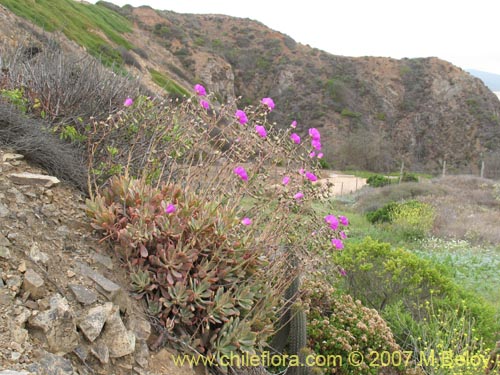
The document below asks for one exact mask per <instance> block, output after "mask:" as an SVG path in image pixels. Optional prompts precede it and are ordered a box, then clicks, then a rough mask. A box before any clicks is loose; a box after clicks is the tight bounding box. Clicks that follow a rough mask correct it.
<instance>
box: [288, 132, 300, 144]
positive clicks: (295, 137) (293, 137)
mask: <svg viewBox="0 0 500 375" xmlns="http://www.w3.org/2000/svg"><path fill="white" fill-rule="evenodd" d="M290 139H291V140H292V141H293V143H296V144H300V137H299V135H298V134H295V133H292V134H291V135H290Z"/></svg>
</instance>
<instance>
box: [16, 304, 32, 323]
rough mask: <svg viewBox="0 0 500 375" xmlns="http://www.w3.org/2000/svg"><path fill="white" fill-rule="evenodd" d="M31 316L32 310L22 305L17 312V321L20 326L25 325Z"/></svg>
mask: <svg viewBox="0 0 500 375" xmlns="http://www.w3.org/2000/svg"><path fill="white" fill-rule="evenodd" d="M30 317H31V310H30V309H28V308H26V307H24V306H20V307H19V311H18V312H16V319H15V322H16V324H17V325H18V326H23V325H24V323H26V322H27V321H28V319H29V318H30Z"/></svg>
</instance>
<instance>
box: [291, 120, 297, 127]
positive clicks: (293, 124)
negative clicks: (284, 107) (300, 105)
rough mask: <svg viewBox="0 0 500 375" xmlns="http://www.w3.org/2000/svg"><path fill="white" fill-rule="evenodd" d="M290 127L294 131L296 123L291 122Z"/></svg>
mask: <svg viewBox="0 0 500 375" xmlns="http://www.w3.org/2000/svg"><path fill="white" fill-rule="evenodd" d="M290 127H291V128H294V129H295V128H296V127H297V121H295V120H293V121H292V123H291V124H290Z"/></svg>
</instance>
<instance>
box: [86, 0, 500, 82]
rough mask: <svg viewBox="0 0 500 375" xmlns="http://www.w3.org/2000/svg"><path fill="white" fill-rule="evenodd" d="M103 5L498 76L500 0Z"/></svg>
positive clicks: (152, 0) (213, 0) (156, 0)
mask: <svg viewBox="0 0 500 375" xmlns="http://www.w3.org/2000/svg"><path fill="white" fill-rule="evenodd" d="M107 1H110V2H112V3H115V4H117V5H125V4H130V5H133V6H140V5H150V6H151V7H153V8H155V9H164V10H172V11H174V12H178V13H216V14H227V15H230V16H236V17H244V18H251V19H254V20H257V21H260V22H262V23H263V24H265V25H266V26H268V27H270V28H272V29H274V30H277V31H280V32H282V33H285V34H287V35H289V36H291V37H292V38H293V39H295V40H296V41H298V42H300V43H303V44H309V45H310V46H311V47H316V48H319V49H322V50H325V51H327V52H330V53H333V54H336V55H344V56H387V57H394V58H402V57H428V56H437V57H439V58H441V59H444V60H447V61H450V62H451V63H453V64H455V65H457V66H459V67H461V68H463V69H469V68H470V69H477V70H483V71H487V72H491V73H497V74H500V41H499V39H500V0H342V1H339V0H305V1H304V0H301V1H297V0H288V1H287V0H281V1H280V0H274V1H273V0H244V1H241V0H240V1H238V0H107ZM91 2H92V3H95V2H96V0H92V1H91Z"/></svg>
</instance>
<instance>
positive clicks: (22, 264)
mask: <svg viewBox="0 0 500 375" xmlns="http://www.w3.org/2000/svg"><path fill="white" fill-rule="evenodd" d="M17 270H18V271H19V272H21V273H25V272H26V262H25V261H24V260H23V261H22V262H21V263H20V264H19V267H17Z"/></svg>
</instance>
